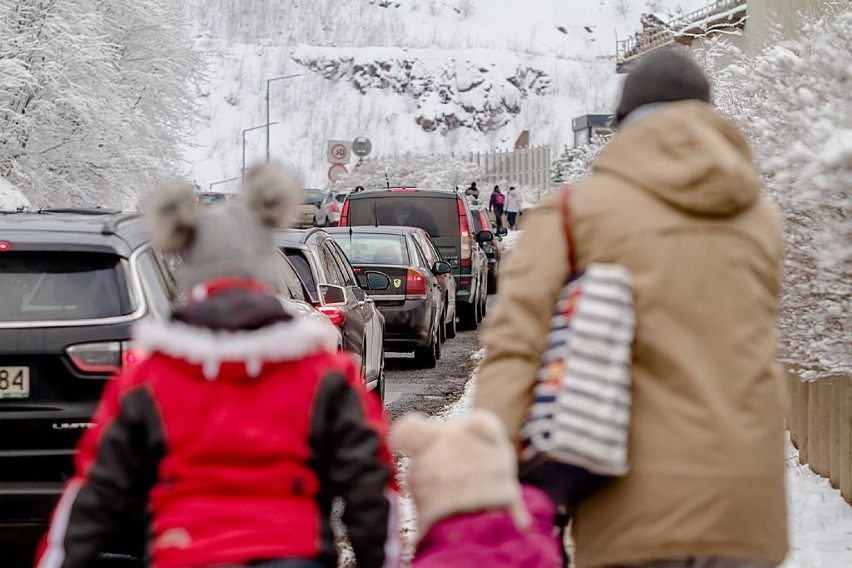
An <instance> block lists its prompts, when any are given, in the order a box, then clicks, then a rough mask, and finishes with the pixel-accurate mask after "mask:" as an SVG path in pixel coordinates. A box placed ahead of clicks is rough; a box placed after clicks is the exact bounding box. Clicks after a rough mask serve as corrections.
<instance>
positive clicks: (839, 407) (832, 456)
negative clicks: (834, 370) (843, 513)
mask: <svg viewBox="0 0 852 568" xmlns="http://www.w3.org/2000/svg"><path fill="white" fill-rule="evenodd" d="M788 388H789V391H788V392H789V398H790V413H789V416H788V417H787V427H788V428H789V430H790V435H791V438H792V441H793V445H794V446H796V448H798V450H799V461H801V463H803V464H805V463H806V464H808V466H810V468H811V469H812V470H813V471H814V473H816V474H818V475H821V476H823V477H827V478H828V479H829V480H831V485H832V486H833V487H835V488H836V489H840V492H841V493H842V494H843V498H844V499H846V501H848V502H850V503H852V377H831V378H825V379H820V380H818V381H813V382H808V381H803V380H801V379H800V378H799V376H798V375H797V374H796V373H795V372H794V371H791V372H790V373H789V376H788Z"/></svg>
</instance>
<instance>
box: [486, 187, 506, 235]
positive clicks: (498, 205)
mask: <svg viewBox="0 0 852 568" xmlns="http://www.w3.org/2000/svg"><path fill="white" fill-rule="evenodd" d="M505 205H506V196H505V195H503V192H502V191H500V186H497V185H495V186H494V192H493V193H492V194H491V201H490V202H489V203H488V210H489V211H493V212H494V221H495V223H496V224H497V229H502V228H503V209H504V207H505Z"/></svg>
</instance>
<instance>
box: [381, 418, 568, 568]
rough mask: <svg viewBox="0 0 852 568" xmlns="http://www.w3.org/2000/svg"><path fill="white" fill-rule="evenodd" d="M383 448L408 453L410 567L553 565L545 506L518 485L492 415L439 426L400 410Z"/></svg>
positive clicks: (549, 513) (542, 498) (540, 496)
mask: <svg viewBox="0 0 852 568" xmlns="http://www.w3.org/2000/svg"><path fill="white" fill-rule="evenodd" d="M391 445H392V446H393V448H394V450H396V451H399V452H402V453H404V454H407V455H408V456H410V458H411V461H410V464H409V467H408V473H407V479H408V486H409V488H410V490H411V495H412V497H413V499H414V504H415V506H416V508H417V550H416V554H415V557H414V562H413V564H412V567H413V568H470V567H482V568H485V567H488V568H517V567H521V566H523V567H525V568H558V567H559V566H561V564H562V560H561V558H562V557H561V555H560V547H559V542H558V541H557V539H556V537H555V536H554V534H553V518H554V514H555V508H554V506H553V503H552V502H551V501H550V500H549V499H548V497H547V495H545V494H544V492H542V491H540V490H539V489H537V488H535V487H521V485H520V483H518V479H517V475H518V466H517V458H516V456H515V452H514V450H513V449H512V446H511V445H510V443H509V440H508V438H507V436H506V430H505V428H504V427H503V425H502V423H501V422H500V421H499V420H498V419H497V417H495V416H494V415H493V414H492V413H490V412H487V411H484V410H477V411H474V412H472V413H470V414H469V415H467V416H463V417H460V418H457V419H454V420H450V421H447V422H443V423H437V422H432V421H429V419H427V418H426V417H425V416H423V415H421V414H408V415H406V416H404V417H403V418H401V419H400V420H399V421H398V422H397V423H396V424H394V427H393V431H392V432H391Z"/></svg>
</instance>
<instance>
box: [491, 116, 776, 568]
mask: <svg viewBox="0 0 852 568" xmlns="http://www.w3.org/2000/svg"><path fill="white" fill-rule="evenodd" d="M556 193H557V194H554V195H550V196H548V197H547V198H545V200H544V201H543V202H542V203H541V204H540V206H539V207H538V208H537V209H536V210H534V211H532V212H530V213H529V215H530V218H529V219H528V222H527V223H526V227H527V228H526V229H525V231H524V234H523V235H522V237H521V240H520V242H519V244H518V247H517V248H516V250H515V251H513V252H512V254H511V258H510V259H509V260H508V262H507V265H506V266H505V267H504V268H503V271H502V273H501V282H500V296H499V300H498V303H497V306H496V308H495V310H494V312H493V313H492V316H491V320H490V322H489V324H488V327H487V329H486V332H485V343H486V346H487V348H488V349H487V356H486V358H485V361H484V362H483V365H482V368H481V370H480V373H479V378H478V386H477V394H476V402H475V404H476V406H478V407H481V408H487V409H490V410H493V411H495V412H496V413H497V414H498V415H499V416H500V417H501V418H502V419H503V421H504V422H505V423H506V425H507V428H508V430H509V432H510V433H512V434H514V437H515V441H517V432H518V430H519V427H520V425H521V423H522V420H523V416H524V413H525V412H526V409H527V407H528V406H529V403H530V402H531V399H532V387H533V385H534V380H535V374H536V370H537V368H538V361H539V356H540V354H541V353H542V351H543V349H544V347H545V343H546V337H547V332H548V323H549V318H550V315H551V311H552V309H553V305H554V303H555V300H556V298H557V296H558V293H559V290H560V289H561V287H562V286H563V284H564V282H565V280H566V277H567V276H568V267H567V262H566V257H567V250H566V249H567V247H566V242H565V239H564V238H563V234H564V233H563V225H562V211H561V203H560V201H561V196H560V195H558V192H556ZM569 221H570V226H571V231H572V233H573V239H574V244H575V254H576V258H577V265H578V266H577V268H578V269H579V270H582V269H583V267H585V266H586V265H588V264H589V263H591V262H606V263H617V264H621V265H623V266H626V267H627V268H629V269H630V270H631V271H632V273H633V277H634V295H635V305H636V311H637V330H636V340H635V344H634V362H633V415H632V422H631V431H630V436H631V439H630V472H629V473H628V474H627V476H626V477H624V478H622V479H619V480H617V481H614V482H613V483H611V484H610V485H608V486H606V487H605V488H604V489H603V490H601V491H600V492H598V493H596V494H595V495H593V496H592V497H591V498H589V499H588V500H587V501H585V502H584V503H583V504H582V505H581V506H580V508H579V509H578V511H577V512H576V516H575V519H574V524H573V533H574V538H575V544H576V561H577V565H578V566H579V567H580V568H584V567H597V566H618V565H624V564H634V563H640V562H647V561H652V560H661V559H676V558H686V557H692V556H722V557H734V558H744V559H754V560H763V561H768V562H778V563H780V562H781V561H782V560H783V559H784V557H785V554H786V551H787V524H786V522H787V520H786V503H785V493H784V442H783V439H784V438H783V433H784V430H783V415H784V412H783V410H784V409H783V406H784V400H783V394H782V393H783V390H782V383H781V376H780V374H779V368H778V366H777V365H776V362H775V358H776V335H775V311H776V306H777V303H776V298H777V294H778V287H779V271H780V263H781V252H782V251H781V225H780V221H779V217H778V214H777V212H776V210H775V208H774V207H773V205H771V204H770V202H769V201H767V200H766V199H765V198H764V197H763V196H762V195H761V191H760V187H759V180H758V174H757V171H756V169H755V167H754V165H753V163H752V158H751V154H750V151H749V148H748V146H747V143H746V142H745V140H744V139H743V137H742V136H741V135H740V134H739V133H738V132H737V130H736V129H735V128H734V127H733V126H732V125H731V124H730V123H728V122H727V121H726V120H724V119H722V118H721V117H719V116H718V115H716V114H715V113H714V112H713V110H712V109H711V108H710V106H709V105H706V104H704V103H700V102H693V101H688V102H679V103H673V104H671V105H668V106H667V107H665V108H663V109H661V110H658V111H657V112H655V113H653V114H651V115H650V116H646V117H643V118H640V119H638V120H637V121H636V122H635V123H631V124H628V125H626V126H625V127H624V128H623V129H622V130H621V131H620V132H619V133H618V135H617V136H616V137H615V139H613V141H612V142H611V143H610V144H609V145H608V146H607V148H606V150H605V151H604V153H603V155H602V156H601V158H600V159H599V160H598V162H597V164H596V165H595V168H594V172H593V175H592V176H591V177H590V178H588V179H586V180H584V181H582V182H580V183H579V184H578V185H577V186H576V187H575V188H573V189H572V193H571V199H570V219H569Z"/></svg>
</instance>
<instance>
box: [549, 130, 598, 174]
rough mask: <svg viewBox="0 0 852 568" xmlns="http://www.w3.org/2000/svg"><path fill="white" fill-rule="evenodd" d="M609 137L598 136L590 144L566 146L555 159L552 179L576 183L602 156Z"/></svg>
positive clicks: (551, 172)
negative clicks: (573, 146) (574, 146)
mask: <svg viewBox="0 0 852 568" xmlns="http://www.w3.org/2000/svg"><path fill="white" fill-rule="evenodd" d="M606 142H607V139H606V138H603V137H600V136H596V137H594V138H593V139H592V141H591V142H590V143H589V144H585V145H583V146H577V147H576V148H569V147H568V146H565V148H563V149H562V152H561V153H560V154H559V157H558V158H556V160H554V161H553V165H552V166H551V170H550V180H551V181H552V182H553V183H574V182H576V181H577V180H579V179H580V178H583V177H585V176H586V175H587V174H588V173H589V171H590V170H591V169H592V165H593V164H594V163H595V160H596V159H597V158H598V156H600V154H601V151H602V150H603V147H604V146H605V145H606Z"/></svg>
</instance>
